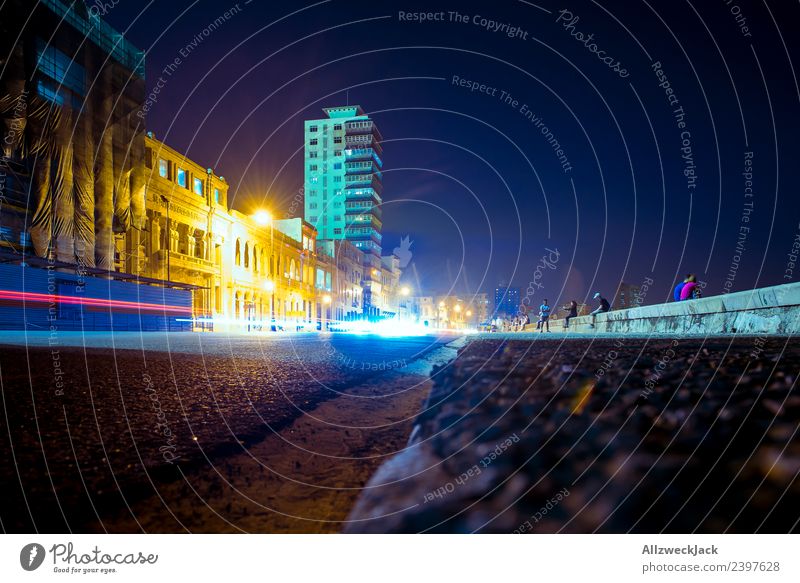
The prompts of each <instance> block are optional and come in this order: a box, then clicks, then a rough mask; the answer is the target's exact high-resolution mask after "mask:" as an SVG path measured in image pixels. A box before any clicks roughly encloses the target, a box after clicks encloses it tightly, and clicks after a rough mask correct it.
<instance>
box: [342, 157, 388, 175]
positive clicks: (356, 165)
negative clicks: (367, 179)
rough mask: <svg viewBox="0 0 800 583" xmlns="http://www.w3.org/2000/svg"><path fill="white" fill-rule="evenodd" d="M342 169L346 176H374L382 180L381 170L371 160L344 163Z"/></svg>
mask: <svg viewBox="0 0 800 583" xmlns="http://www.w3.org/2000/svg"><path fill="white" fill-rule="evenodd" d="M344 169H345V172H346V173H347V174H351V175H352V174H375V175H376V176H378V178H382V177H383V175H382V174H381V169H380V168H379V167H378V165H377V164H376V163H375V162H374V161H373V160H367V161H360V162H345V164H344Z"/></svg>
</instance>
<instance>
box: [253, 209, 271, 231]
mask: <svg viewBox="0 0 800 583" xmlns="http://www.w3.org/2000/svg"><path fill="white" fill-rule="evenodd" d="M253 220H255V222H256V223H258V224H259V225H261V226H262V227H266V226H267V225H269V224H270V223H272V215H271V214H269V213H268V212H267V211H263V210H262V211H258V212H256V214H254V215H253Z"/></svg>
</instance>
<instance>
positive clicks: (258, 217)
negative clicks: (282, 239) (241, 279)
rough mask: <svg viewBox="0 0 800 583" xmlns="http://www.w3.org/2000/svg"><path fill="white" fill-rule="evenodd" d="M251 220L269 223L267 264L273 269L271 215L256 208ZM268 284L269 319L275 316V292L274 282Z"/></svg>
mask: <svg viewBox="0 0 800 583" xmlns="http://www.w3.org/2000/svg"><path fill="white" fill-rule="evenodd" d="M253 220H254V221H255V222H256V224H258V225H261V226H262V227H266V226H267V225H269V255H270V259H269V266H270V267H271V268H272V269H274V267H273V259H274V257H275V229H274V224H273V222H272V215H271V214H270V213H269V211H266V210H263V209H262V210H258V211H256V212H255V214H254V215H253ZM268 271H269V270H268ZM269 275H271V276H273V277H274V276H275V274H274V273H270V274H269ZM270 285H271V286H272V289H270V290H268V291H269V292H271V294H272V295H271V297H270V301H269V314H270V319H274V318H275V293H274V291H275V283H274V282H270Z"/></svg>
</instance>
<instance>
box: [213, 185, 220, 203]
mask: <svg viewBox="0 0 800 583" xmlns="http://www.w3.org/2000/svg"><path fill="white" fill-rule="evenodd" d="M214 202H215V203H217V204H219V188H215V189H214Z"/></svg>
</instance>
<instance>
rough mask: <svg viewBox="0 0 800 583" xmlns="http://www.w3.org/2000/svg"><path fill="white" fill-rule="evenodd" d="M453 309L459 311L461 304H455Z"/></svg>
mask: <svg viewBox="0 0 800 583" xmlns="http://www.w3.org/2000/svg"><path fill="white" fill-rule="evenodd" d="M453 309H454V310H455V311H456V312H460V311H461V304H456V307H455V308H453Z"/></svg>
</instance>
